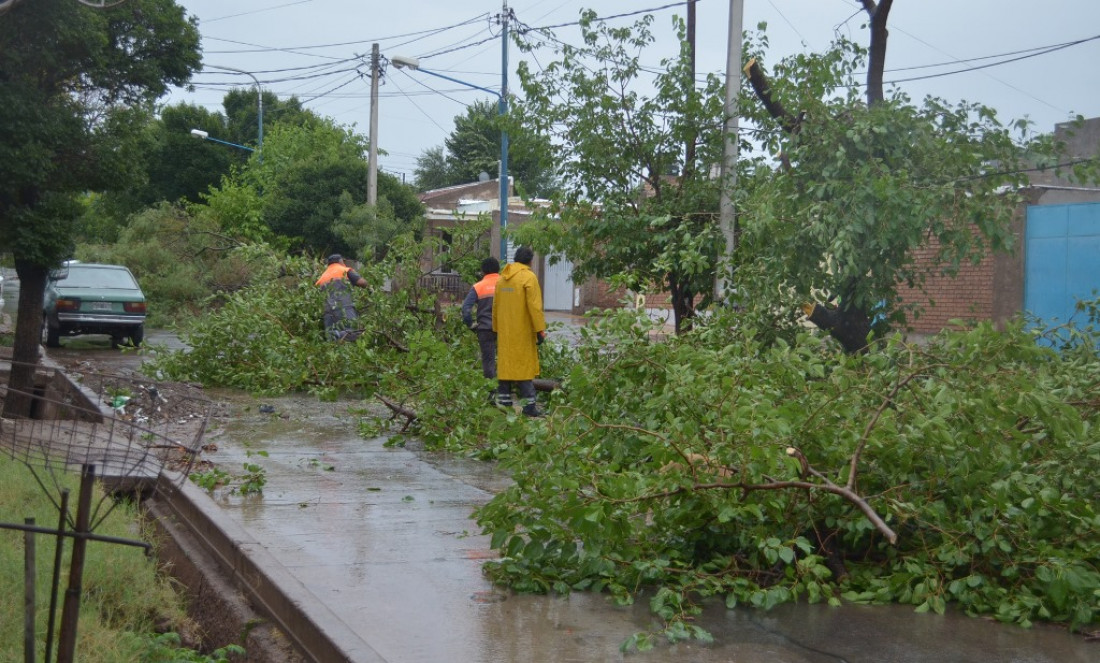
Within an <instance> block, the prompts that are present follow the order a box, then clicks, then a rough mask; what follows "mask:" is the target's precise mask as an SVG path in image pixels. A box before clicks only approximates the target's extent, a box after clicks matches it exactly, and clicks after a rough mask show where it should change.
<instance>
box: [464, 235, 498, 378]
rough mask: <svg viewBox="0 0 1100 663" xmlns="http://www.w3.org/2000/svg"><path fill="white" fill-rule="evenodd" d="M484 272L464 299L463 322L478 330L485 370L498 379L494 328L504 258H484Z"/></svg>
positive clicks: (487, 373) (482, 362) (478, 342)
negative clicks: (498, 283)
mask: <svg viewBox="0 0 1100 663" xmlns="http://www.w3.org/2000/svg"><path fill="white" fill-rule="evenodd" d="M481 274H482V277H481V280H480V281H478V282H477V283H475V284H474V285H473V287H472V288H470V292H468V293H466V299H464V300H463V301H462V322H463V324H465V325H466V326H467V327H468V328H470V329H471V330H473V331H474V333H476V334H477V346H478V348H479V349H480V350H481V374H482V375H484V376H485V377H486V378H488V379H490V380H494V379H496V377H497V333H496V332H495V331H493V296H494V295H495V294H496V290H497V279H499V278H500V262H499V261H498V260H497V259H496V258H493V257H491V256H490V257H488V258H486V259H485V260H482V261H481Z"/></svg>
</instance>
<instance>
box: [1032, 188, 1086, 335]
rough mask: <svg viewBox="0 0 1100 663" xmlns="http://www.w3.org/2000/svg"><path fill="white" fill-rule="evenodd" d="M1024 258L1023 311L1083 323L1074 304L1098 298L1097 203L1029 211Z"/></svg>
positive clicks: (1046, 318)
mask: <svg viewBox="0 0 1100 663" xmlns="http://www.w3.org/2000/svg"><path fill="white" fill-rule="evenodd" d="M1024 256H1025V257H1024V309H1025V310H1027V311H1028V312H1029V313H1031V314H1033V315H1035V316H1037V317H1039V318H1041V319H1042V320H1043V322H1044V323H1045V324H1046V325H1051V326H1052V325H1058V324H1062V323H1065V322H1068V321H1070V320H1073V321H1074V322H1076V323H1079V324H1083V323H1084V322H1085V320H1083V319H1082V318H1081V316H1080V315H1078V316H1077V317H1074V315H1075V313H1076V308H1075V307H1076V303H1077V301H1078V300H1089V299H1094V298H1096V297H1100V294H1097V293H1096V291H1097V290H1100V203H1077V204H1069V205H1033V206H1031V207H1028V208H1027V231H1026V237H1025V254H1024Z"/></svg>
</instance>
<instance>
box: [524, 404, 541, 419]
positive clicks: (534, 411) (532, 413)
mask: <svg viewBox="0 0 1100 663" xmlns="http://www.w3.org/2000/svg"><path fill="white" fill-rule="evenodd" d="M523 414H525V415H527V416H528V417H541V416H542V410H540V409H539V408H538V406H537V405H535V404H534V403H528V404H527V405H524V406H523Z"/></svg>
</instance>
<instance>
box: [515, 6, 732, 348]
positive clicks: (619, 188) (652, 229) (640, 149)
mask: <svg viewBox="0 0 1100 663" xmlns="http://www.w3.org/2000/svg"><path fill="white" fill-rule="evenodd" d="M595 19H596V16H595V14H594V13H593V12H591V11H588V12H585V13H584V14H582V17H581V22H580V26H581V30H582V36H583V39H584V43H585V46H584V47H583V48H577V47H573V46H568V45H566V46H563V47H562V48H561V49H560V56H561V59H560V60H559V61H557V62H553V63H551V64H549V65H548V66H546V67H544V68H543V69H542V70H541V71H540V72H533V71H531V70H530V68H529V67H527V65H526V63H521V64H520V68H519V75H520V80H521V82H522V85H523V89H524V92H525V98H524V99H523V100H522V101H517V103H516V104H515V106H514V109H515V111H514V114H515V122H516V123H518V125H519V126H520V127H522V131H524V132H526V133H528V134H530V135H546V136H553V140H552V144H551V146H550V148H549V149H550V154H551V159H550V160H551V161H552V162H553V163H556V164H558V168H559V170H560V172H561V173H562V176H563V180H564V183H565V191H564V192H562V193H560V194H557V195H554V196H552V201H553V205H552V206H551V207H549V208H548V209H547V210H546V211H545V212H544V213H543V214H541V215H540V217H539V219H538V221H537V222H536V223H535V224H531V226H530V228H527V229H525V228H521V229H519V230H518V231H517V237H518V238H520V240H521V241H523V242H524V243H531V244H532V245H533V246H534V247H535V248H536V249H539V250H541V251H543V252H547V253H549V252H557V253H564V254H565V255H566V257H568V258H569V259H570V260H571V261H572V262H573V265H574V270H575V271H574V277H575V278H579V279H583V278H586V277H589V276H595V277H602V278H611V279H613V280H614V281H616V282H617V283H619V284H621V285H624V286H626V287H628V288H631V289H633V290H640V291H646V290H656V291H659V292H669V293H671V295H672V300H673V311H674V314H675V319H676V327H677V329H678V330H682V329H684V328H686V327H687V326H689V325H690V320H691V318H692V317H694V315H695V310H696V305H697V301H698V303H699V304H701V305H706V304H707V302H708V301H709V297H710V292H711V290H712V288H713V280H714V277H713V274H714V261H715V257H716V255H717V246H718V244H719V242H720V238H719V237H718V235H717V223H716V215H717V209H718V194H719V188H718V185H719V183H718V181H717V180H714V179H712V178H710V177H708V170H709V165H711V164H715V163H718V162H719V161H720V155H721V149H722V143H721V140H722V136H721V133H720V132H719V131H716V130H715V127H718V126H721V121H720V120H721V117H722V94H721V90H722V87H721V82H720V81H719V79H718V78H717V77H716V76H713V75H712V76H708V77H707V80H706V83H705V84H704V85H703V86H702V88H701V89H700V88H698V87H697V86H696V84H695V78H694V76H693V75H692V68H691V58H690V47H689V45H688V44H687V43H685V42H684V39H683V37H684V26H683V23H682V22H677V25H676V28H677V31H678V34H679V36H680V38H681V40H680V41H681V44H682V47H681V51H680V53H679V54H678V56H677V57H676V58H673V59H671V60H668V61H665V62H664V63H663V71H662V72H661V73H659V74H657V75H656V76H655V77H654V80H653V83H652V90H653V91H652V93H651V96H644V95H643V93H642V92H640V91H639V90H638V89H636V88H637V87H638V86H639V82H638V79H639V78H640V76H641V75H642V74H643V73H644V70H643V68H642V66H641V64H640V63H639V56H640V54H641V53H642V52H643V51H644V50H645V49H646V48H647V47H648V46H649V45H650V44H651V43H652V41H653V36H652V33H651V32H650V28H649V26H650V23H651V22H652V17H646V18H645V19H643V20H642V21H640V22H638V23H637V24H636V25H635V26H634V27H633V28H614V29H613V28H609V27H607V25H606V24H603V23H599V22H597V21H596V20H595ZM689 137H697V140H698V142H697V143H696V158H697V162H696V163H693V164H686V163H685V161H684V159H685V156H684V155H685V143H686V141H687V140H688V139H689ZM677 173H682V175H677Z"/></svg>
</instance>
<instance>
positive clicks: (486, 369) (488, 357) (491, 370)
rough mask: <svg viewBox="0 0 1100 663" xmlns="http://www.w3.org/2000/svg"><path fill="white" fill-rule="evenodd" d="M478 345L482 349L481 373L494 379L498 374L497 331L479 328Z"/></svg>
mask: <svg viewBox="0 0 1100 663" xmlns="http://www.w3.org/2000/svg"><path fill="white" fill-rule="evenodd" d="M477 347H478V348H480V349H481V374H482V375H484V376H485V377H487V378H489V379H490V380H492V379H493V378H495V377H496V376H497V333H496V332H495V331H493V330H492V329H479V330H477Z"/></svg>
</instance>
